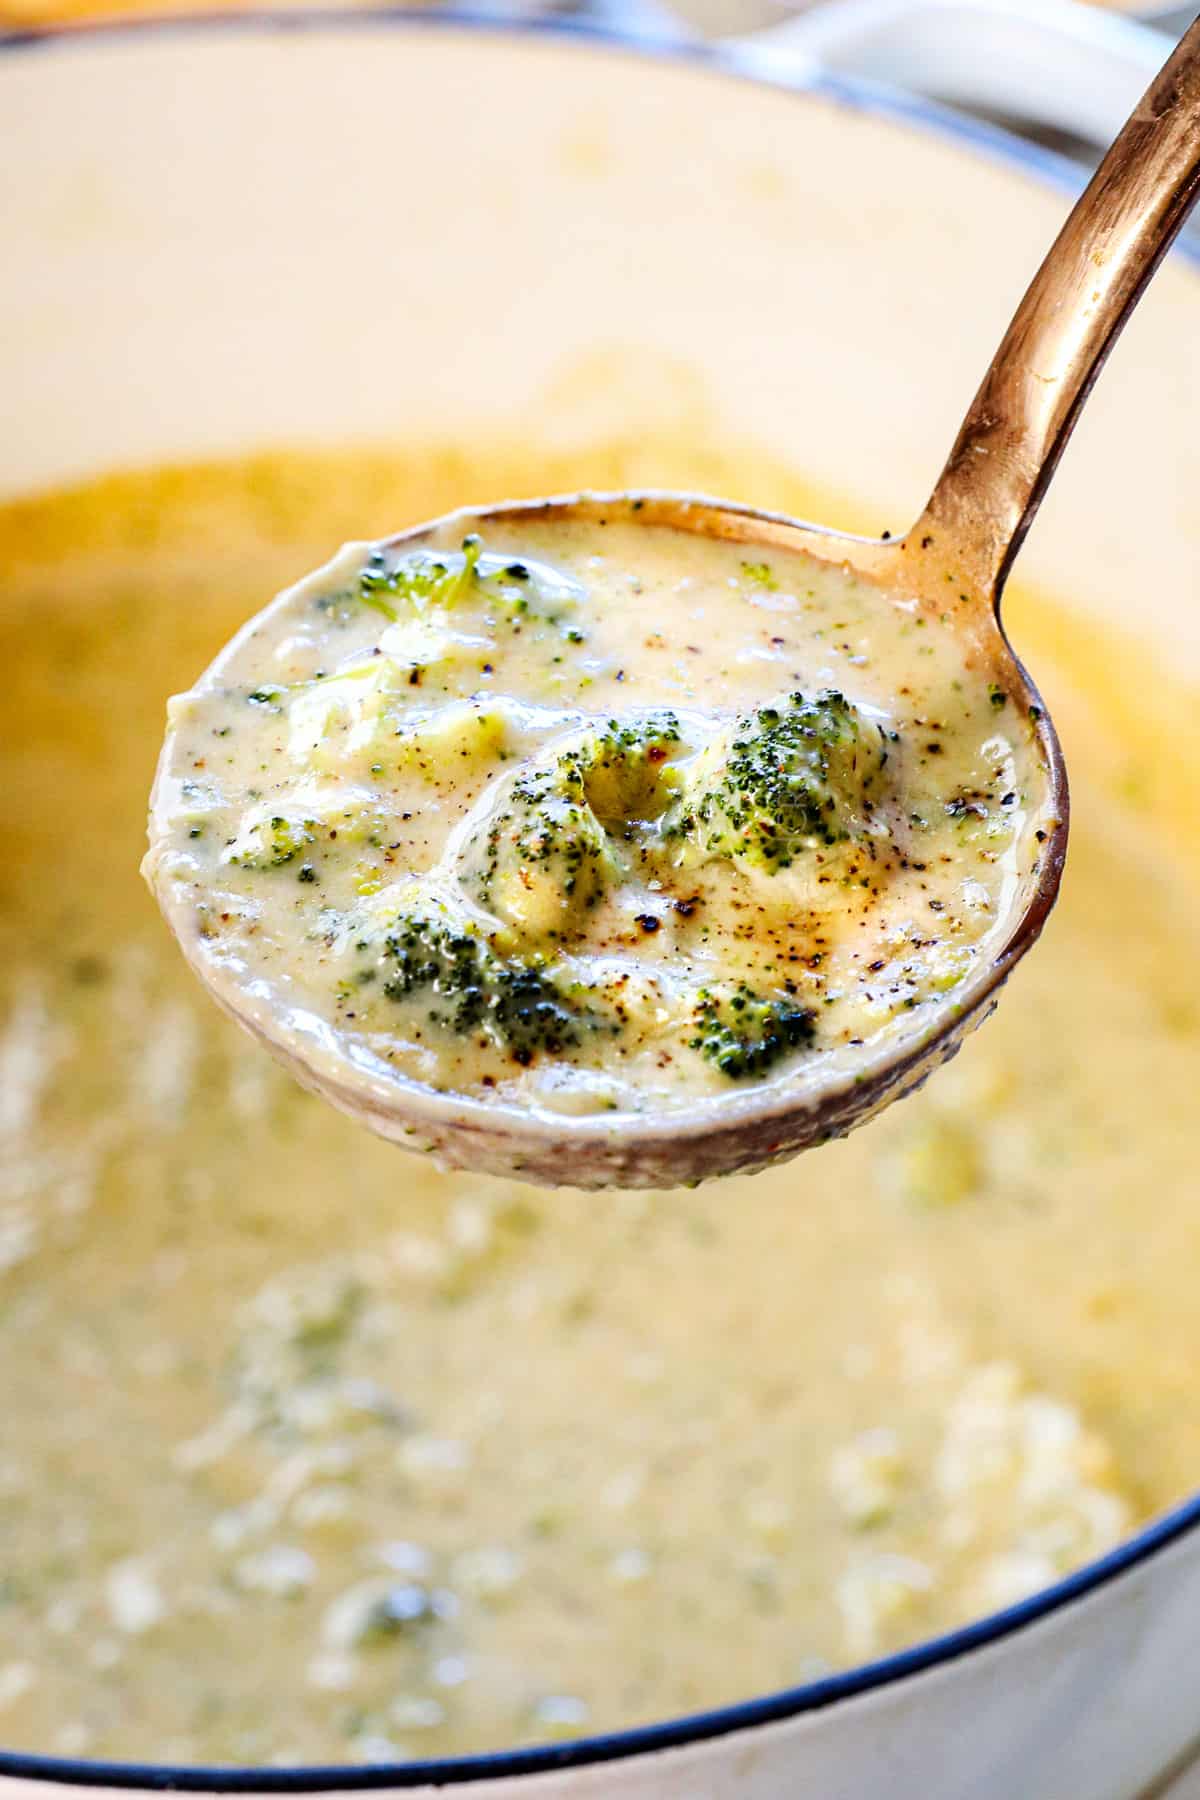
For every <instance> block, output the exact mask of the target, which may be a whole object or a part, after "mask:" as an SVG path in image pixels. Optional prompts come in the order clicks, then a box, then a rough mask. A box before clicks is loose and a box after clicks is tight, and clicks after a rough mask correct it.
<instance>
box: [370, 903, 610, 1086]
mask: <svg viewBox="0 0 1200 1800" xmlns="http://www.w3.org/2000/svg"><path fill="white" fill-rule="evenodd" d="M384 954H385V958H386V963H387V967H388V974H387V978H386V980H385V982H384V988H383V991H384V993H385V994H386V995H387V997H388V998H389V999H390V1000H408V999H411V998H413V997H414V996H415V995H418V994H428V995H430V996H431V997H432V999H433V1002H434V1004H433V1005H432V1006H431V1008H430V1011H429V1018H430V1020H431V1022H432V1023H434V1024H437V1025H441V1026H443V1027H444V1028H445V1029H446V1030H448V1031H453V1032H455V1033H457V1034H459V1035H460V1036H465V1035H467V1034H469V1033H472V1032H477V1031H482V1032H484V1033H485V1034H486V1035H487V1036H488V1037H489V1038H491V1040H492V1042H493V1043H494V1044H496V1045H497V1046H498V1047H499V1048H500V1049H503V1050H507V1051H508V1052H509V1053H510V1055H511V1056H512V1058H513V1060H514V1062H517V1063H519V1064H521V1066H522V1067H525V1066H527V1065H528V1064H529V1063H531V1062H533V1060H534V1058H535V1057H536V1056H537V1055H538V1053H539V1052H541V1051H548V1052H550V1053H551V1054H552V1055H556V1054H558V1053H560V1052H561V1051H563V1050H564V1049H567V1048H569V1047H570V1046H572V1045H575V1044H577V1043H578V1042H579V1037H580V1033H581V1031H582V1030H583V1029H584V1028H585V1027H594V1026H595V1023H596V1021H595V1019H594V1017H593V1016H592V1015H591V1014H590V1013H589V1012H588V1011H587V1010H586V1009H585V1008H583V1007H581V1006H579V1005H577V1004H575V1003H574V1002H573V1001H572V1000H571V999H570V998H569V997H568V996H567V995H566V994H564V993H563V991H562V989H561V988H560V987H559V985H558V984H557V983H556V982H555V981H554V980H553V979H552V978H551V977H550V976H549V975H547V974H546V973H544V972H543V971H542V970H540V969H538V968H536V967H534V966H533V965H532V964H531V963H528V962H523V961H520V960H510V959H508V958H505V957H501V956H498V955H497V954H496V953H495V951H493V950H492V949H491V948H490V947H489V946H488V945H487V944H486V943H485V942H484V941H483V940H482V939H481V938H479V937H478V936H476V935H475V933H474V932H471V931H467V930H463V929H461V928H460V927H458V926H456V925H455V924H454V923H453V922H448V921H442V920H440V919H430V918H427V917H422V916H421V915H419V914H412V915H409V916H408V917H405V918H403V919H401V920H400V921H398V922H397V923H396V924H395V925H394V926H393V927H392V929H391V930H390V931H389V933H388V935H387V938H386V940H385V944H384Z"/></svg>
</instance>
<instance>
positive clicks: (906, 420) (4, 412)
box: [0, 16, 1200, 1800]
mask: <svg viewBox="0 0 1200 1800" xmlns="http://www.w3.org/2000/svg"><path fill="white" fill-rule="evenodd" d="M1061 175H1062V171H1061V170H1059V169H1056V166H1055V165H1053V164H1052V163H1050V162H1048V161H1047V160H1045V159H1040V160H1038V159H1032V158H1031V157H1030V155H1029V154H1028V153H1024V160H1022V154H1021V153H1018V152H1017V151H1016V150H1015V148H1014V147H1013V146H1012V145H1011V144H1008V143H1007V142H1006V140H1004V139H1001V138H998V137H996V136H994V135H993V134H991V133H988V132H984V131H981V130H979V129H977V128H974V127H965V126H962V125H955V124H953V123H951V122H950V121H949V120H947V119H946V118H944V117H942V116H940V115H938V114H936V113H934V112H932V111H930V110H929V109H927V108H924V107H923V106H921V105H916V104H913V103H902V102H896V101H885V100H883V99H881V98H880V96H879V95H878V94H875V95H867V94H865V93H863V92H860V91H858V90H855V89H853V88H849V87H846V86H844V85H841V84H837V85H833V84H829V83H826V84H822V83H821V82H820V81H810V82H808V83H807V84H805V83H804V82H803V81H801V80H800V79H799V78H797V79H796V81H794V82H793V85H792V86H791V87H786V86H772V85H769V84H765V83H763V82H762V81H758V80H751V79H748V78H747V76H746V73H745V68H744V67H739V65H738V62H737V58H736V54H734V55H726V56H725V57H724V58H723V59H722V60H720V61H709V60H707V59H705V58H702V57H699V56H686V55H679V54H674V55H665V56H664V55H654V54H647V53H644V52H635V51H633V50H630V49H628V48H622V47H620V46H617V45H613V44H611V43H607V42H602V41H599V40H596V39H585V38H582V37H579V36H575V35H565V34H554V33H550V32H546V31H544V30H530V29H518V30H507V31H506V30H502V29H498V28H496V27H495V26H481V25H479V24H475V25H471V24H470V23H468V22H466V21H457V22H456V21H453V20H449V21H432V20H428V19H413V18H411V17H410V18H408V19H392V20H388V19H379V18H369V17H364V16H356V17H353V18H351V19H343V20H336V19H330V18H314V17H311V16H308V17H305V18H303V19H299V18H296V17H294V16H293V17H292V18H289V19H287V20H286V21H284V20H276V21H273V20H271V19H269V18H251V19H248V20H241V21H237V22H224V23H217V24H209V25H198V26H192V25H187V24H182V25H169V26H161V27H151V28H137V27H134V28H127V29H113V30H108V31H99V32H88V33H83V34H78V35H76V34H66V35H64V36H61V37H52V38H50V39H46V40H36V41H20V42H18V41H13V42H11V43H9V44H7V45H5V46H4V47H3V51H2V53H0V242H2V243H3V246H4V249H3V274H2V276H0V421H2V429H0V490H3V491H9V492H12V491H21V490H27V489H32V488H36V487H38V486H41V485H43V484H46V483H51V482H57V481H61V480H65V479H68V478H72V477H76V476H80V475H83V474H86V473H89V472H91V471H96V470H100V469H103V468H105V467H108V466H111V465H114V464H129V463H135V462H136V463H145V462H148V461H153V460H155V459H160V458H178V457H181V456H198V455H207V454H210V453H214V454H215V453H222V452H234V451H237V450H240V449H245V448H247V447H250V446H252V445H263V444H280V443H291V442H300V443H311V442H314V441H316V442H330V441H333V440H343V441H345V440H362V439H388V438H395V437H400V438H402V439H405V440H407V441H409V442H411V441H413V440H414V439H415V438H418V437H419V436H420V435H421V434H422V433H423V432H425V433H428V431H429V427H430V422H431V421H432V422H434V424H435V425H436V435H437V436H438V437H439V438H441V439H445V438H447V437H451V436H453V435H454V434H456V433H461V434H462V435H463V436H467V435H468V434H470V433H472V432H475V431H479V430H483V431H485V432H486V433H487V434H488V435H489V436H490V437H494V436H496V435H498V434H499V433H501V432H503V431H504V430H506V429H516V430H519V431H521V432H522V433H523V434H524V435H525V436H527V437H528V436H529V434H530V433H531V432H532V433H537V434H542V435H544V436H545V437H546V438H547V440H548V441H551V440H552V441H553V442H555V443H556V444H558V445H562V444H563V443H565V442H569V441H570V440H571V439H572V438H573V437H578V438H580V439H591V438H594V437H595V436H596V435H597V433H602V432H604V431H605V430H606V429H607V430H611V431H620V432H622V433H627V432H629V431H630V430H631V429H632V430H637V429H638V428H639V427H641V426H645V427H647V428H662V427H664V426H668V427H671V426H673V427H676V428H679V429H689V430H693V431H697V432H700V433H702V434H704V435H707V436H709V437H711V438H712V439H713V440H714V441H715V440H717V439H719V438H722V437H726V436H727V437H728V438H730V439H737V440H742V441H748V442H750V443H753V444H757V445H759V446H761V447H762V448H764V449H765V450H767V451H770V452H774V453H775V454H776V455H778V456H779V457H781V458H783V459H784V460H785V461H787V462H789V463H791V464H794V465H795V466H797V467H798V468H800V469H801V470H816V471H818V472H819V473H820V475H821V477H822V479H823V481H824V482H825V484H827V485H828V486H829V488H830V489H831V490H832V491H834V492H843V493H846V494H849V495H853V496H856V497H857V498H858V499H859V500H860V501H861V502H863V503H864V505H865V507H866V509H867V512H868V515H869V516H872V517H873V519H874V521H875V523H876V524H877V525H879V526H882V525H884V524H885V523H886V524H891V525H894V526H899V525H903V524H905V523H906V522H907V521H908V520H909V519H910V518H911V517H912V516H914V515H915V513H916V511H917V509H918V507H919V505H920V503H921V502H922V501H923V499H924V497H925V492H926V488H927V486H928V484H929V482H930V481H931V479H932V476H933V475H934V473H935V471H936V469H937V467H938V465H939V460H940V457H941V454H942V453H943V451H944V449H945V447H946V445H947V444H948V443H949V442H950V440H951V437H952V435H953V430H954V427H955V426H956V424H957V422H958V417H959V414H960V411H961V409H962V406H963V403H964V401H965V399H966V397H967V395H968V394H969V393H970V391H971V390H972V388H973V386H974V382H975V379H976V377H977V375H978V373H979V371H980V370H981V368H982V366H983V364H984V362H985V360H986V357H987V355H988V353H989V352H990V350H991V348H992V346H993V344H994V342H995V341H996V339H997V337H998V334H999V331H1000V329H1001V327H1002V325H1003V323H1004V321H1005V320H1006V318H1007V316H1008V314H1009V312H1010V311H1011V309H1012V306H1013V304H1014V302H1015V300H1016V298H1017V296H1018V293H1019V290H1020V288H1021V287H1022V286H1023V284H1024V282H1025V280H1026V279H1027V277H1028V275H1029V273H1030V272H1031V270H1032V268H1033V266H1034V265H1035V263H1036V261H1037V259H1038V257H1039V256H1040V254H1041V252H1042V250H1043V249H1044V247H1045V245H1046V244H1047V243H1048V241H1049V239H1050V237H1051V236H1052V235H1053V232H1054V230H1055V229H1056V226H1057V224H1058V222H1059V221H1060V219H1061V217H1062V215H1063V212H1064V209H1065V206H1066V204H1067V193H1066V187H1065V185H1064V184H1063V182H1062V180H1061V179H1056V177H1061ZM489 269H490V270H495V269H503V270H504V271H505V272H506V273H505V279H504V280H502V281H497V280H488V281H487V282H486V283H485V284H484V285H483V286H482V287H481V285H480V281H479V277H478V271H480V270H489ZM1198 417H1200V285H1198V281H1197V276H1196V274H1195V273H1194V272H1193V270H1192V268H1191V267H1190V266H1189V265H1188V264H1187V263H1186V262H1184V261H1183V260H1182V259H1181V258H1179V257H1176V258H1175V259H1174V261H1173V264H1172V265H1171V266H1169V267H1168V268H1167V269H1165V270H1164V272H1163V274H1162V276H1161V278H1160V280H1159V282H1158V283H1157V284H1156V285H1155V287H1154V289H1153V291H1152V292H1151V293H1150V295H1149V297H1148V299H1147V300H1146V302H1145V305H1144V307H1143V309H1142V310H1141V312H1140V313H1139V314H1138V316H1137V318H1136V319H1135V321H1134V323H1133V325H1132V326H1131V328H1130V330H1129V332H1128V333H1127V335H1126V337H1125V339H1124V340H1123V342H1122V344H1121V345H1120V347H1119V349H1118V351H1117V352H1116V354H1115V356H1114V357H1113V361H1112V366H1111V372H1110V374H1109V376H1108V377H1107V379H1106V380H1105V382H1104V383H1103V385H1102V387H1101V389H1100V391H1099V393H1098V394H1097V397H1096V399H1095V401H1094V404H1093V406H1092V407H1091V409H1090V410H1089V412H1088V414H1087V417H1086V418H1085V420H1084V422H1083V424H1082V426H1081V428H1080V431H1079V434H1078V437H1077V439H1076V442H1075V443H1074V445H1073V446H1072V449H1071V452H1070V454H1069V457H1068V459H1067V462H1066V465H1065V467H1064V469H1063V471H1062V473H1061V474H1060V476H1059V478H1058V481H1057V484H1056V486H1055V488H1054V491H1053V493H1052V495H1051V497H1050V500H1049V501H1048V502H1047V504H1046V506H1045V508H1044V509H1043V512H1042V515H1041V518H1040V519H1039V521H1038V524H1037V526H1036V527H1035V529H1034V532H1033V534H1032V535H1031V538H1030V541H1029V545H1028V548H1027V550H1026V551H1025V554H1024V563H1023V567H1024V569H1025V572H1026V573H1027V574H1028V575H1029V576H1031V577H1033V578H1034V579H1036V580H1037V581H1038V582H1039V583H1041V584H1043V585H1044V586H1046V587H1047V588H1049V589H1050V590H1051V591H1057V592H1059V593H1062V594H1064V595H1067V596H1070V597H1072V598H1073V599H1074V600H1075V601H1076V602H1077V604H1079V605H1080V606H1082V607H1084V608H1086V609H1087V611H1088V613H1089V614H1090V617H1091V618H1092V619H1093V620H1094V621H1095V628H1096V629H1097V630H1103V629H1104V625H1105V621H1106V620H1108V619H1115V618H1117V617H1118V616H1119V615H1120V614H1121V613H1122V612H1123V611H1124V610H1125V609H1126V608H1127V607H1128V606H1129V605H1130V596H1131V594H1136V597H1137V598H1136V606H1137V611H1138V618H1139V621H1140V625H1141V628H1142V630H1143V631H1144V632H1145V634H1146V635H1147V636H1148V637H1149V639H1150V640H1151V641H1153V642H1156V643H1158V644H1159V645H1160V646H1161V648H1162V650H1163V653H1164V655H1166V654H1169V655H1170V658H1171V660H1172V662H1173V664H1174V666H1175V668H1176V670H1180V669H1182V670H1189V669H1190V670H1191V671H1193V672H1195V673H1196V674H1198V675H1200V604H1197V602H1198V601H1200V580H1198V571H1200V507H1198V506H1197V504H1196V496H1197V494H1200V439H1198V434H1197V431H1196V420H1197V418H1198ZM473 497H474V496H471V495H464V499H471V498H473ZM1133 526H1136V528H1137V529H1136V531H1135V530H1133V529H1131V528H1132V527H1133ZM1135 544H1136V546H1137V553H1138V557H1139V559H1140V560H1139V561H1138V562H1137V563H1136V564H1135V562H1134V560H1133V546H1134V545H1135ZM0 1380H2V1374H0ZM0 1407H2V1400H0ZM1197 1736H1200V1503H1197V1504H1196V1505H1194V1506H1192V1507H1189V1508H1186V1509H1184V1510H1183V1511H1181V1512H1180V1513H1178V1514H1176V1515H1175V1516H1174V1517H1172V1518H1171V1519H1169V1520H1167V1521H1166V1522H1165V1523H1162V1524H1160V1525H1158V1526H1157V1527H1155V1528H1154V1529H1152V1530H1150V1531H1148V1532H1146V1533H1144V1534H1143V1535H1142V1536H1141V1537H1139V1538H1138V1539H1136V1540H1135V1541H1134V1542H1133V1543H1131V1544H1130V1545H1129V1546H1127V1547H1126V1548H1125V1549H1124V1550H1122V1551H1120V1552H1119V1553H1118V1554H1116V1555H1114V1556H1112V1557H1110V1558H1109V1559H1108V1560H1107V1561H1106V1562H1105V1563H1103V1564H1101V1565H1097V1566H1095V1567H1092V1568H1090V1569H1088V1570H1086V1571H1084V1572H1083V1573H1082V1574H1080V1575H1078V1576H1076V1577H1074V1578H1073V1579H1071V1580H1070V1581H1068V1582H1066V1583H1064V1584H1063V1585H1061V1586H1060V1587H1058V1588H1056V1589H1054V1590H1051V1591H1049V1592H1047V1593H1045V1594H1042V1595H1039V1596H1037V1597H1036V1598H1035V1599H1033V1600H1032V1601H1029V1602H1027V1603H1026V1604H1024V1605H1023V1606H1021V1607H1019V1608H1017V1609H1015V1610H1014V1611H1012V1612H1010V1613H1008V1614H1005V1615H1002V1616H1000V1617H997V1618H994V1619H991V1620H987V1621H985V1622H983V1623H981V1624H980V1625H977V1626H975V1627H973V1628H971V1629H969V1630H966V1631H963V1632H960V1633H958V1634H956V1635H955V1636H953V1637H951V1638H948V1639H944V1640H941V1641H939V1642H936V1643H932V1644H929V1645H926V1646H923V1647H921V1648H919V1649H917V1650H915V1651H913V1652H911V1653H909V1654H907V1655H904V1656H900V1657H896V1658H893V1659H891V1660H889V1661H888V1662H885V1663H883V1664H879V1665H876V1666H874V1667H871V1668H866V1669H861V1670H857V1671H854V1672H852V1673H851V1674H849V1675H847V1676H844V1677H838V1678H835V1679H831V1680H828V1681H825V1682H822V1683H820V1684H817V1685H814V1686H810V1687H808V1688H805V1689H802V1690H797V1691H795V1692H792V1693H788V1694H783V1695H775V1696H769V1697H765V1698H764V1699H762V1700H761V1701H759V1702H756V1703H752V1704H749V1705H746V1706H742V1707H739V1708H735V1709H730V1710H726V1711H724V1712H719V1713H714V1714H709V1715H706V1716H705V1717H703V1718H700V1719H696V1720H687V1721H675V1722H667V1723H664V1724H663V1725H662V1726H661V1727H657V1728H653V1729H649V1730H644V1731H639V1732H636V1733H631V1734H628V1735H625V1736H621V1737H614V1738H609V1739H606V1740H594V1741H591V1742H586V1743H582V1744H579V1745H567V1746H562V1747H556V1748H554V1749H550V1750H538V1751H530V1752H522V1753H518V1754H516V1755H512V1756H504V1755H499V1756H496V1757H494V1758H484V1759H477V1760H475V1761H473V1762H463V1763H458V1764H447V1765H443V1766H441V1767H440V1768H435V1767H433V1766H432V1765H421V1766H416V1765H410V1766H405V1767H403V1768H393V1769H386V1768H385V1769H372V1770H365V1771H364V1770H363V1769H361V1768H356V1769H353V1770H351V1769H346V1770H325V1771H311V1772H308V1773H303V1774H300V1775H295V1774H284V1773H281V1772H279V1771H261V1772H256V1771H246V1772H237V1773H233V1774H231V1773H230V1772H229V1771H223V1772H221V1774H220V1775H217V1774H216V1773H215V1772H207V1773H206V1772H205V1771H203V1770H190V1771H188V1770H162V1769H160V1770H148V1769H140V1770H139V1769H120V1770H117V1769H105V1768H103V1767H101V1766H99V1765H87V1764H82V1765H70V1764H67V1763H63V1762H53V1761H51V1760H49V1759H47V1760H45V1761H40V1760H38V1759H30V1758H19V1757H15V1756H13V1757H4V1756H3V1755H0V1794H2V1796H3V1800H47V1789H46V1787H45V1785H44V1784H45V1783H46V1782H54V1783H56V1784H58V1785H59V1787H60V1789H61V1787H62V1786H63V1785H67V1786H74V1785H79V1784H84V1783H87V1784H89V1785H90V1786H92V1787H93V1788H95V1787H96V1786H97V1785H99V1786H100V1787H102V1788H105V1789H107V1790H109V1791H115V1790H117V1789H122V1790H130V1789H136V1788H144V1787H146V1786H147V1785H158V1786H177V1787H178V1786H185V1787H191V1788H193V1789H197V1790H200V1791H207V1792H213V1791H216V1790H217V1789H218V1788H224V1789H225V1790H226V1791H228V1790H229V1789H230V1788H233V1789H237V1790H246V1789H251V1788H255V1787H257V1788H260V1789H274V1790H276V1791H280V1790H283V1791H294V1790H296V1789H303V1788H305V1787H307V1788H309V1789H318V1790H326V1791H328V1790H336V1789H346V1788H350V1787H355V1786H362V1785H376V1786H381V1787H388V1788H395V1789H405V1790H407V1791H409V1792H416V1793H420V1794H431V1793H434V1792H438V1793H441V1792H445V1791H448V1790H455V1789H458V1788H462V1789H463V1790H464V1800H466V1796H467V1795H469V1796H470V1800H517V1797H518V1796H525V1795H528V1796H529V1800H561V1797H562V1796H567V1795H569V1796H571V1797H572V1800H585V1797H588V1796H597V1795H606V1796H607V1795H614V1796H618V1797H620V1800H635V1797H637V1800H651V1797H653V1800H667V1797H668V1796H669V1797H670V1800H734V1797H736V1800H765V1797H767V1796H770V1797H773V1800H875V1797H878V1796H886V1800H966V1797H969V1800H1132V1797H1133V1796H1134V1795H1136V1794H1138V1793H1140V1792H1141V1791H1142V1790H1143V1789H1145V1788H1146V1786H1147V1784H1148V1783H1150V1782H1151V1781H1152V1780H1154V1779H1155V1778H1157V1777H1158V1776H1159V1775H1160V1774H1161V1772H1162V1771H1164V1770H1165V1769H1166V1768H1167V1767H1168V1766H1169V1765H1170V1764H1171V1763H1172V1761H1173V1760H1174V1759H1176V1758H1178V1757H1179V1756H1180V1755H1181V1753H1183V1752H1184V1750H1185V1749H1186V1747H1187V1746H1188V1744H1189V1743H1190V1742H1191V1741H1192V1740H1193V1739H1195V1738H1196V1737H1197Z"/></svg>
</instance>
